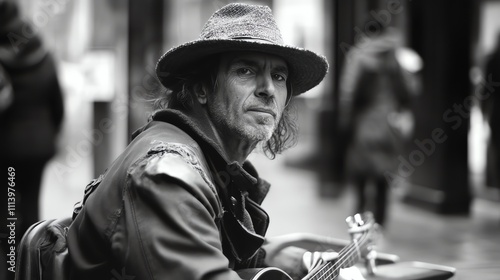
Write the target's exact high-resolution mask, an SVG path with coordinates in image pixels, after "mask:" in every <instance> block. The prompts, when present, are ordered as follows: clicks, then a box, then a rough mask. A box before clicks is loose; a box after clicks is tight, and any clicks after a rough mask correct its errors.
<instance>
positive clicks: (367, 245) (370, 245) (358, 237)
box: [346, 212, 380, 271]
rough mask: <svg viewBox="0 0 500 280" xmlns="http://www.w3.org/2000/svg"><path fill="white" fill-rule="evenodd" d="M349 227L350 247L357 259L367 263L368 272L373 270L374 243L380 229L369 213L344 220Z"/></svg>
mask: <svg viewBox="0 0 500 280" xmlns="http://www.w3.org/2000/svg"><path fill="white" fill-rule="evenodd" d="M346 223H347V225H348V226H349V230H348V232H349V234H350V235H351V239H352V243H351V244H352V246H353V248H354V249H355V250H356V252H357V257H358V259H364V260H365V261H366V262H367V269H368V271H370V270H373V269H374V265H375V264H374V258H375V256H376V253H375V251H374V247H375V241H376V240H377V239H378V237H379V235H380V227H379V225H378V224H377V223H376V222H375V219H374V218H373V214H372V213H371V212H365V213H363V214H355V215H353V216H349V217H347V219H346Z"/></svg>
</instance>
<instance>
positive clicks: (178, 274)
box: [67, 110, 269, 280]
mask: <svg viewBox="0 0 500 280" xmlns="http://www.w3.org/2000/svg"><path fill="white" fill-rule="evenodd" d="M201 122H203V121H201ZM206 127H207V126H206V124H203V123H196V122H195V121H193V120H192V119H190V118H189V117H187V116H186V115H184V114H183V113H181V112H179V111H176V110H164V111H160V112H158V113H156V114H154V115H153V117H152V120H151V121H150V122H149V123H148V124H147V125H146V126H144V127H143V128H141V129H140V130H139V131H137V132H136V133H134V136H133V137H134V138H133V140H132V142H131V143H130V144H129V146H128V147H127V148H126V150H125V151H124V152H123V153H122V154H121V155H120V156H119V157H118V158H117V159H116V160H115V161H114V163H113V164H112V165H111V166H110V167H109V168H108V170H107V171H106V172H105V174H103V175H101V176H100V177H99V178H98V179H96V180H94V181H93V182H92V183H90V184H89V185H88V186H87V188H86V195H85V198H84V200H83V201H82V203H81V205H80V207H77V208H75V213H74V221H73V222H72V224H71V226H70V227H69V230H68V234H67V243H68V249H69V256H70V264H71V265H70V271H71V272H70V274H71V278H70V279H92V280H98V279H106V280H109V279H112V278H117V277H121V278H118V279H132V277H134V279H141V280H142V279H240V278H239V277H238V275H237V274H236V272H235V270H237V269H240V268H250V267H260V266H262V265H263V258H264V252H263V251H262V249H260V247H261V245H262V244H263V242H264V235H265V232H266V230H267V227H268V223H269V219H268V215H267V214H266V212H265V211H264V210H263V209H262V208H261V207H260V204H261V203H262V200H263V199H264V197H265V196H266V194H267V192H268V190H269V184H268V183H267V182H265V181H264V180H262V179H260V178H259V177H258V175H257V173H256V171H255V169H254V168H253V167H252V165H251V164H250V163H248V162H247V163H245V164H243V166H241V165H240V164H238V163H236V162H233V163H231V162H228V161H227V160H226V159H225V157H224V156H223V153H222V152H221V150H220V147H219V145H218V144H217V143H215V142H214V141H213V140H212V139H215V138H214V137H213V135H210V130H209V129H206ZM126 277H129V278H126Z"/></svg>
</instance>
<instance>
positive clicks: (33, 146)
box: [0, 0, 64, 279]
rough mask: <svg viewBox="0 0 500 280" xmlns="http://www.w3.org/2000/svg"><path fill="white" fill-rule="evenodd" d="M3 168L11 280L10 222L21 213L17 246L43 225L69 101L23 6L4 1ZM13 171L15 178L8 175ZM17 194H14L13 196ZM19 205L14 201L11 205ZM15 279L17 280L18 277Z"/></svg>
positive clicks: (0, 51) (1, 233) (0, 60)
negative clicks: (43, 193) (43, 199)
mask: <svg viewBox="0 0 500 280" xmlns="http://www.w3.org/2000/svg"><path fill="white" fill-rule="evenodd" d="M0 102H1V105H0V131H1V137H0V166H1V170H2V171H1V173H2V176H4V177H3V178H4V179H3V180H4V181H5V179H6V178H12V179H11V180H9V181H8V182H9V183H11V184H10V185H9V187H11V189H12V190H15V192H14V194H15V197H12V196H9V197H10V198H15V204H13V205H12V204H10V206H13V207H11V210H13V213H11V212H9V211H8V209H9V208H8V195H9V194H8V191H7V182H6V183H4V184H3V186H2V190H1V202H0V205H1V208H2V209H0V213H1V215H0V220H1V221H2V222H1V223H2V226H1V227H0V238H1V249H2V252H1V257H0V259H1V260H2V261H1V262H0V269H1V271H0V273H1V274H3V276H4V277H0V278H1V279H11V278H8V277H13V276H14V273H8V274H7V275H5V273H7V269H6V268H5V266H6V262H5V261H4V258H5V256H6V254H8V253H9V251H10V246H12V245H14V244H13V243H8V239H7V237H8V236H10V232H11V228H7V227H6V225H7V218H13V217H14V216H12V215H11V214H14V213H15V218H17V220H16V221H15V232H16V234H15V237H16V244H15V245H17V244H18V243H19V241H20V239H21V237H22V235H23V233H24V232H25V231H26V229H27V228H28V227H29V226H31V225H32V224H33V223H35V222H37V221H38V220H39V194H40V187H41V185H40V184H41V179H42V174H43V171H44V168H45V165H46V163H47V162H48V161H49V160H50V159H51V157H52V156H54V155H55V153H56V138H57V135H58V132H59V130H60V127H61V123H62V120H63V113H64V109H63V97H62V92H61V88H60V86H59V82H58V78H57V73H56V66H55V63H54V60H53V58H52V56H51V55H50V54H49V52H48V51H47V49H45V48H44V46H43V45H42V41H41V39H40V37H39V36H38V34H37V33H36V30H34V29H33V27H32V26H30V24H29V23H28V22H26V21H23V20H21V18H20V14H19V10H18V7H17V3H16V2H15V1H11V0H0ZM10 171H12V172H13V173H11V174H14V175H12V176H11V175H8V172H10ZM11 193H12V192H11ZM9 201H10V202H13V200H12V199H11V200H9ZM12 279H13V278H12Z"/></svg>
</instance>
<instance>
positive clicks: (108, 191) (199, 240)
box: [67, 3, 328, 280]
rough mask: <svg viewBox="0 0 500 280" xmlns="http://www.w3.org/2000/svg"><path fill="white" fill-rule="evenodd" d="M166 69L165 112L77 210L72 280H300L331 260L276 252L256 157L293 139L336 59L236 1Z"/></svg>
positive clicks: (161, 105)
mask: <svg viewBox="0 0 500 280" xmlns="http://www.w3.org/2000/svg"><path fill="white" fill-rule="evenodd" d="M156 69H157V76H158V78H159V80H160V81H161V83H162V84H163V85H164V86H165V88H166V89H167V90H166V92H162V93H161V96H160V97H158V99H157V101H156V104H157V108H158V110H157V111H156V112H155V113H153V115H152V116H151V119H150V121H149V122H148V123H147V124H146V125H145V126H144V127H142V128H141V129H139V130H138V131H136V132H135V133H134V135H133V140H132V142H131V143H130V145H129V146H128V147H127V148H126V150H125V151H124V153H123V154H122V155H121V156H119V157H118V159H117V160H115V162H114V163H113V164H112V165H111V166H110V167H109V168H108V170H107V171H106V172H105V173H104V174H103V175H101V176H100V177H99V178H98V179H96V180H94V181H93V182H92V183H91V184H89V185H88V186H87V188H86V191H85V197H84V199H83V201H82V203H81V204H80V205H78V206H77V207H76V208H75V212H74V215H73V221H72V223H71V225H70V226H69V230H68V233H67V245H68V252H69V258H70V266H69V267H70V270H71V271H70V276H71V279H94V280H98V279H106V280H108V279H111V278H113V277H114V275H116V273H118V274H120V273H122V274H121V275H125V276H124V277H127V279H132V278H135V279H241V278H240V276H239V275H238V274H237V272H236V271H237V270H240V269H245V268H256V267H266V266H276V267H279V268H281V269H283V270H284V271H286V272H287V273H288V274H289V275H291V276H293V277H294V279H299V278H301V277H302V276H304V275H305V274H306V273H307V272H308V269H309V268H311V267H312V266H313V264H318V263H321V262H322V261H324V260H325V259H326V258H324V256H326V255H323V254H322V253H321V256H323V257H322V258H321V259H319V258H318V256H319V255H318V254H313V253H311V252H307V251H305V250H303V249H299V248H297V247H289V248H286V249H283V250H278V249H276V248H277V247H272V246H270V244H272V243H273V242H272V241H270V240H269V239H266V238H265V233H266V230H267V227H268V223H269V218H268V215H267V214H266V212H265V211H264V210H263V209H262V208H261V206H260V204H261V203H262V201H263V199H264V198H265V197H266V194H267V192H268V190H269V188H270V185H269V184H268V183H267V182H266V181H265V180H263V179H261V178H259V176H258V174H257V172H256V170H255V168H254V167H253V166H252V164H251V163H250V162H249V161H247V156H248V155H249V154H250V153H251V152H252V151H253V150H254V149H255V148H257V147H259V145H262V148H263V150H264V152H265V153H266V154H267V155H268V156H269V157H270V158H274V157H275V156H276V155H277V154H279V153H281V152H283V151H284V150H285V149H287V148H288V147H290V146H291V145H292V144H293V143H294V142H295V139H296V127H295V124H294V123H293V118H291V115H290V114H291V111H290V106H289V103H290V102H291V100H292V99H293V98H295V96H297V95H299V94H302V93H304V92H306V91H308V90H309V89H311V88H313V87H315V86H316V85H318V84H319V83H320V82H321V81H322V80H323V78H324V77H325V75H326V72H327V69H328V64H327V61H326V59H325V58H324V57H323V56H320V55H318V54H315V53H313V52H311V51H308V50H305V49H301V48H296V47H291V46H286V45H284V44H283V40H282V38H281V34H280V31H279V29H278V27H277V25H276V22H275V20H274V18H273V16H272V11H271V10H270V9H269V8H268V7H265V6H254V5H246V4H238V3H233V4H229V5H227V6H224V7H223V8H221V9H220V10H218V11H216V12H215V13H214V14H213V15H212V17H211V18H210V19H209V20H208V22H207V23H206V24H205V26H204V28H203V30H202V32H201V35H200V38H199V39H198V40H195V41H192V42H188V43H186V44H183V45H180V46H178V47H175V48H173V49H171V50H169V51H168V52H166V53H165V54H164V55H163V56H162V57H161V58H160V60H159V61H158V64H157V68H156ZM273 248H274V249H273Z"/></svg>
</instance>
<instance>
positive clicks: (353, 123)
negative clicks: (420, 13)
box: [339, 25, 421, 225]
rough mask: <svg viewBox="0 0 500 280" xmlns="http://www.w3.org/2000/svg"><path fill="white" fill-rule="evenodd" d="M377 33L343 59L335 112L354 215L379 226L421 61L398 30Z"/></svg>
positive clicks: (410, 119)
mask: <svg viewBox="0 0 500 280" xmlns="http://www.w3.org/2000/svg"><path fill="white" fill-rule="evenodd" d="M366 26H368V25H366ZM379 27H380V30H379V33H378V34H377V35H373V36H371V37H368V36H367V37H366V38H365V39H364V40H362V41H361V42H358V43H357V44H355V45H354V46H353V47H352V48H351V50H350V51H349V53H348V54H347V59H346V61H345V65H344V69H343V73H342V76H341V80H340V102H341V103H340V104H341V105H340V106H339V108H340V110H341V112H340V116H341V120H340V123H341V128H342V130H343V135H345V137H347V140H346V141H345V142H346V143H347V144H346V145H348V149H347V154H346V165H347V167H346V170H347V171H346V172H347V180H348V181H347V182H350V183H352V184H353V185H354V188H355V193H356V200H357V201H356V203H357V204H356V209H355V211H356V212H363V211H372V212H374V216H375V220H376V221H377V222H378V223H379V224H382V225H383V224H385V222H386V209H387V204H388V192H389V183H390V177H388V176H394V174H395V173H396V167H397V157H398V155H400V154H401V153H402V152H403V147H404V139H405V138H408V137H409V136H410V135H411V132H412V130H413V114H412V112H411V110H410V102H411V96H412V95H413V94H414V93H417V91H418V80H417V79H416V76H415V75H414V74H413V73H415V72H417V71H418V70H419V69H420V67H421V66H420V64H421V61H420V58H419V57H418V55H417V54H416V53H414V52H413V51H412V50H408V49H406V48H403V47H402V38H401V34H400V32H399V31H398V30H397V29H395V28H394V27H386V28H383V27H382V26H380V25H379ZM396 175H397V174H396ZM370 186H372V187H370Z"/></svg>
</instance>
